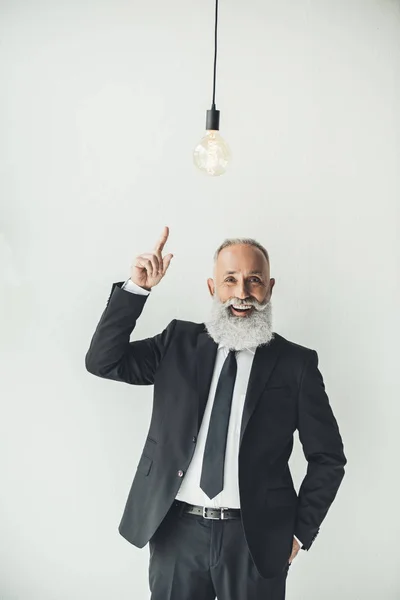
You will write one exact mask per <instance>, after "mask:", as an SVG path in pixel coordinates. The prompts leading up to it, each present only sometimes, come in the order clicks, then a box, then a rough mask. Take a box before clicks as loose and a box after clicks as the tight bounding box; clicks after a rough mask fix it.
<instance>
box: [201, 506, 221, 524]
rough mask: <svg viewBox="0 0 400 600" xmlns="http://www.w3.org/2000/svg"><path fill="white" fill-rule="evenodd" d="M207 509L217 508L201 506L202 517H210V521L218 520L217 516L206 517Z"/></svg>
mask: <svg viewBox="0 0 400 600" xmlns="http://www.w3.org/2000/svg"><path fill="white" fill-rule="evenodd" d="M208 510H218V509H212V508H207V507H206V506H203V518H204V519H210V520H211V521H219V518H218V517H208V516H207V514H206V513H207V511H208Z"/></svg>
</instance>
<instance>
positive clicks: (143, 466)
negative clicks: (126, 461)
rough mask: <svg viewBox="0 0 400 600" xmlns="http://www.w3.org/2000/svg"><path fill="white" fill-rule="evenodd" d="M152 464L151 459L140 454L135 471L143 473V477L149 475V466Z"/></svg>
mask: <svg viewBox="0 0 400 600" xmlns="http://www.w3.org/2000/svg"><path fill="white" fill-rule="evenodd" d="M152 464H153V459H152V458H150V457H149V456H146V455H145V454H142V456H141V457H140V460H139V464H138V466H137V470H138V471H140V472H141V473H143V474H144V475H148V474H149V473H150V469H151V465H152Z"/></svg>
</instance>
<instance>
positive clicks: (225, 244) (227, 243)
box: [214, 238, 270, 264]
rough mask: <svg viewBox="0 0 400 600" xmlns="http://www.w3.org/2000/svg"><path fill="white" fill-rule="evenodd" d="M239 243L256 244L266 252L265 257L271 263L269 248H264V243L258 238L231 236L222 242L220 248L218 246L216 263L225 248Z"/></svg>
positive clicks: (215, 256)
mask: <svg viewBox="0 0 400 600" xmlns="http://www.w3.org/2000/svg"><path fill="white" fill-rule="evenodd" d="M238 245H246V246H254V247H255V248H258V249H259V250H261V252H262V253H263V254H264V256H265V258H266V259H267V262H268V264H270V263H269V255H268V252H267V250H266V249H265V248H264V246H263V245H262V244H260V243H259V242H257V241H256V240H253V239H252V238H230V239H227V240H225V241H224V242H222V244H221V245H220V246H219V248H217V250H216V252H215V254H214V263H215V262H217V258H218V256H219V253H220V252H221V251H222V250H223V249H224V248H229V246H238Z"/></svg>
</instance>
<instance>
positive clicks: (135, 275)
mask: <svg viewBox="0 0 400 600" xmlns="http://www.w3.org/2000/svg"><path fill="white" fill-rule="evenodd" d="M168 235H169V229H168V227H164V231H163V232H162V235H161V237H160V239H159V240H158V242H157V244H156V245H155V247H154V251H153V252H148V253H146V254H140V256H137V257H136V258H135V260H134V262H133V265H132V270H131V280H132V281H133V283H136V285H139V286H140V287H142V288H144V289H145V290H151V288H152V287H154V286H155V285H157V284H158V283H160V281H161V279H162V278H163V277H164V275H165V273H166V271H167V269H168V267H169V264H170V262H171V260H172V257H173V255H172V254H167V256H164V258H163V257H162V251H163V249H164V246H165V244H166V242H167V239H168Z"/></svg>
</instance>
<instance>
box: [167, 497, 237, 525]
mask: <svg viewBox="0 0 400 600" xmlns="http://www.w3.org/2000/svg"><path fill="white" fill-rule="evenodd" d="M175 502H176V504H177V506H179V507H180V509H181V511H182V512H183V513H185V514H187V515H197V516H198V517H203V518H204V519H212V520H215V521H220V520H221V521H224V520H225V519H240V508H207V507H206V506H196V505H194V504H187V503H186V502H181V501H180V500H176V501H175Z"/></svg>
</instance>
